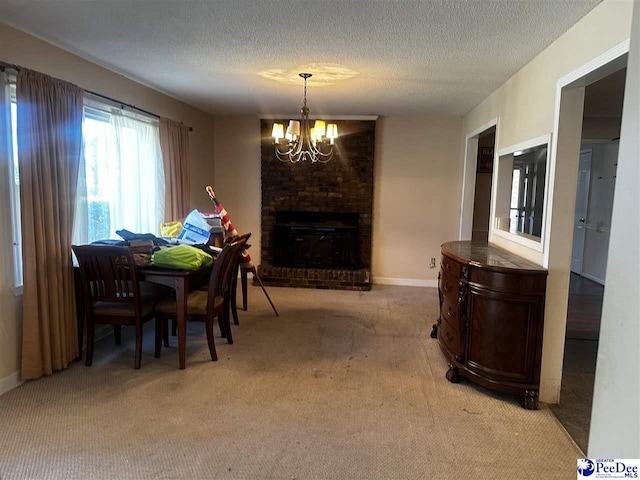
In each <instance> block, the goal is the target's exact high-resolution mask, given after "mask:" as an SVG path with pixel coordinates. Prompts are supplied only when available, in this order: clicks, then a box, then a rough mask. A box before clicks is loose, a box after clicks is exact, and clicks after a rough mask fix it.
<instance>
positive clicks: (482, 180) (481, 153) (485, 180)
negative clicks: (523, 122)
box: [471, 126, 496, 242]
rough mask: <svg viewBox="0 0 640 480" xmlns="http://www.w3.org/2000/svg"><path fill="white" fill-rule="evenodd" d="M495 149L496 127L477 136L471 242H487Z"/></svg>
mask: <svg viewBox="0 0 640 480" xmlns="http://www.w3.org/2000/svg"><path fill="white" fill-rule="evenodd" d="M495 147H496V127H495V126H493V127H491V128H489V129H487V130H485V131H484V132H482V133H480V134H479V135H478V155H477V161H476V186H475V193H474V199H473V222H472V225H473V226H472V230H471V240H478V241H484V242H486V241H488V240H489V218H490V213H491V186H492V179H493V157H494V153H495Z"/></svg>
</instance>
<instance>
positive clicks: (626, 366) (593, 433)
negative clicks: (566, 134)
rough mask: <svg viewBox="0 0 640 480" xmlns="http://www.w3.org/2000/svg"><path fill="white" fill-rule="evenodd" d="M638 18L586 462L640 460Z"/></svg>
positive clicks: (637, 9) (638, 11)
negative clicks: (603, 458)
mask: <svg viewBox="0 0 640 480" xmlns="http://www.w3.org/2000/svg"><path fill="white" fill-rule="evenodd" d="M639 17H640V5H639V4H638V2H637V1H636V4H635V9H634V13H633V29H632V35H631V46H630V51H629V64H628V67H627V82H626V89H625V100H624V107H623V112H622V129H621V134H620V150H619V155H618V177H617V183H616V192H615V198H614V202H613V218H612V222H611V238H610V242H609V262H608V266H607V276H606V283H607V287H606V288H605V292H604V302H603V306H602V322H601V324H600V343H599V345H598V359H597V367H596V381H595V387H594V394H593V409H592V411H591V429H590V432H589V448H588V454H589V456H590V457H591V458H596V457H607V458H611V457H615V458H640V373H639V370H640V355H639V353H638V352H639V351H640V349H639V348H638V343H639V341H640V319H639V316H638V313H639V312H640V291H639V287H638V285H640V249H639V248H638V246H639V245H640V215H638V211H639V207H640V194H639V193H638V192H639V191H640V190H639V189H638V182H639V180H640V161H639V158H640V139H639V136H638V132H639V131H640V121H639V117H640V109H639V105H640V97H639V92H640V65H639V64H640V38H639V37H640V19H639Z"/></svg>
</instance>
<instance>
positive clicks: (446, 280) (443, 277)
mask: <svg viewBox="0 0 640 480" xmlns="http://www.w3.org/2000/svg"><path fill="white" fill-rule="evenodd" d="M459 283H460V279H459V278H458V277H454V276H453V275H451V274H449V273H447V272H446V271H445V270H444V269H442V270H441V273H440V284H439V287H440V291H441V292H442V296H443V297H446V298H450V299H452V300H453V299H455V300H456V301H457V300H458V285H459Z"/></svg>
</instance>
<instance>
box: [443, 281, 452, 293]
mask: <svg viewBox="0 0 640 480" xmlns="http://www.w3.org/2000/svg"><path fill="white" fill-rule="evenodd" d="M444 291H445V292H449V291H451V285H449V284H448V283H447V282H446V281H445V282H444Z"/></svg>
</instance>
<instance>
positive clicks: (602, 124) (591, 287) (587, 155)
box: [551, 68, 626, 453]
mask: <svg viewBox="0 0 640 480" xmlns="http://www.w3.org/2000/svg"><path fill="white" fill-rule="evenodd" d="M625 78H626V68H621V69H619V70H618V71H616V72H614V73H612V74H609V75H607V76H605V77H604V78H601V79H599V80H597V81H595V82H593V83H591V84H589V85H587V86H585V87H584V88H585V91H584V110H583V116H582V138H581V145H580V159H579V167H578V176H577V193H576V204H575V213H574V216H573V244H572V253H571V273H570V280H569V297H568V307H567V324H566V335H565V349H564V362H563V369H562V385H561V392H560V403H559V405H554V406H552V407H551V409H552V411H553V413H554V414H555V415H556V416H557V417H558V419H559V420H560V422H561V423H562V424H563V425H564V427H565V428H566V430H567V431H568V432H569V434H570V435H571V436H572V437H573V439H574V440H575V442H576V443H577V444H578V446H579V447H580V448H581V449H582V450H583V452H585V453H586V451H587V446H588V440H589V428H590V421H591V405H592V402H593V388H594V382H595V370H596V358H597V351H598V339H599V333H600V319H601V313H602V300H603V297H604V288H605V272H606V265H607V254H608V247H609V234H610V229H611V217H612V210H613V196H614V191H615V179H616V168H617V158H618V139H619V137H620V125H621V121H622V104H623V99H624V87H625Z"/></svg>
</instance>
